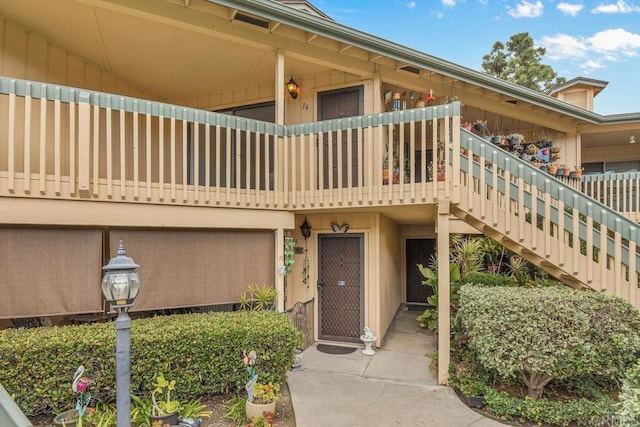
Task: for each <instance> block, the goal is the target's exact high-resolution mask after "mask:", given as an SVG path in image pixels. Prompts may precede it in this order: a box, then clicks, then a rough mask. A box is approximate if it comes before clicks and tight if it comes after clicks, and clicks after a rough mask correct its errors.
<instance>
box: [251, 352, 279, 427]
mask: <svg viewBox="0 0 640 427" xmlns="http://www.w3.org/2000/svg"><path fill="white" fill-rule="evenodd" d="M242 355H243V362H244V366H245V369H246V371H247V374H249V381H247V383H246V384H245V386H244V388H245V390H246V391H247V402H246V403H245V407H244V410H245V413H246V415H247V419H248V420H249V421H251V419H252V418H256V417H260V416H263V415H264V414H265V413H272V414H274V413H275V410H276V400H278V399H279V398H280V385H279V384H273V383H271V382H269V383H259V382H258V375H257V374H256V371H255V364H256V361H257V360H258V356H257V354H256V352H255V351H254V350H251V351H250V352H249V353H247V352H246V351H243V352H242Z"/></svg>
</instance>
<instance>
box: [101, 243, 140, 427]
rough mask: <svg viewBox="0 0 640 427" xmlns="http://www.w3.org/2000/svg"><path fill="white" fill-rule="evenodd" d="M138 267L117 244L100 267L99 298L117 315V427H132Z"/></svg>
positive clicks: (122, 245)
mask: <svg viewBox="0 0 640 427" xmlns="http://www.w3.org/2000/svg"><path fill="white" fill-rule="evenodd" d="M138 267H139V265H138V264H136V263H135V262H133V259H131V258H130V257H128V256H127V252H126V251H125V250H124V243H123V242H122V240H120V245H119V246H118V254H117V255H116V256H115V257H113V258H111V259H110V260H109V263H108V264H107V265H105V266H104V267H102V270H104V276H103V277H102V285H101V287H102V294H103V295H104V299H105V300H107V301H109V304H111V307H113V309H114V310H115V311H117V312H118V318H117V319H116V321H115V325H116V421H117V427H131V418H130V413H131V396H130V389H131V360H130V359H131V318H130V317H129V313H128V311H129V308H131V306H132V305H133V301H134V300H135V299H136V297H137V296H138V291H140V275H139V274H138V272H137V271H136V269H137V268H138Z"/></svg>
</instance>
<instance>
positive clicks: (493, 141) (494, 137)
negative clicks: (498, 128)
mask: <svg viewBox="0 0 640 427" xmlns="http://www.w3.org/2000/svg"><path fill="white" fill-rule="evenodd" d="M501 141H502V138H501V137H499V136H492V137H491V142H492V143H494V144H496V145H499V144H500V142H501Z"/></svg>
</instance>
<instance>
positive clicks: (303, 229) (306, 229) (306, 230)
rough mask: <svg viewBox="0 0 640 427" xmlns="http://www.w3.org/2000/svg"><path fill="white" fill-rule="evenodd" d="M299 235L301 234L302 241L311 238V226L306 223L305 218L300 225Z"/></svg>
mask: <svg viewBox="0 0 640 427" xmlns="http://www.w3.org/2000/svg"><path fill="white" fill-rule="evenodd" d="M300 233H302V237H304V240H307V239H308V238H309V237H311V225H309V223H308V222H307V217H304V222H303V223H302V224H301V225H300Z"/></svg>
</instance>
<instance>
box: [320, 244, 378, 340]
mask: <svg viewBox="0 0 640 427" xmlns="http://www.w3.org/2000/svg"><path fill="white" fill-rule="evenodd" d="M316 237H317V245H316V262H315V264H316V290H315V295H316V301H317V302H318V303H317V316H316V319H318V320H317V324H316V327H317V330H316V336H317V337H318V340H320V341H338V342H354V343H355V342H360V339H359V338H357V339H353V340H349V339H340V340H338V339H336V337H332V336H325V335H322V298H321V295H320V285H319V282H320V272H321V266H320V246H321V240H322V239H325V238H341V237H358V238H359V244H360V248H359V256H360V294H359V298H360V316H359V322H360V325H359V326H358V330H359V331H362V330H363V328H364V325H365V283H366V281H365V274H366V271H367V269H366V268H365V262H366V258H365V244H366V241H365V240H366V233H365V232H353V233H347V234H342V233H341V234H336V233H317V234H316Z"/></svg>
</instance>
